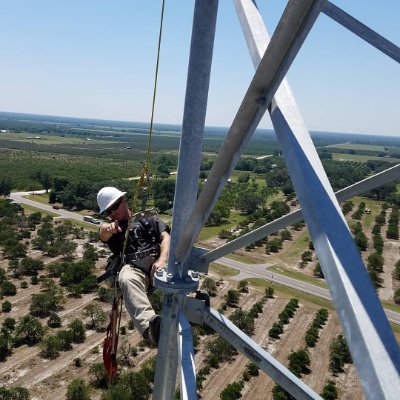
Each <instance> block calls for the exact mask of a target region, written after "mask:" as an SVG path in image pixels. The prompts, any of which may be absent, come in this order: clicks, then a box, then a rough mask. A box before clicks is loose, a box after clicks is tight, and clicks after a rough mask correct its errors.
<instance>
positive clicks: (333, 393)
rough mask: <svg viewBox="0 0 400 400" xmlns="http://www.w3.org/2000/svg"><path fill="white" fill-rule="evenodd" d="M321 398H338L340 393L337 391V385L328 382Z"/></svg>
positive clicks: (327, 399)
mask: <svg viewBox="0 0 400 400" xmlns="http://www.w3.org/2000/svg"><path fill="white" fill-rule="evenodd" d="M321 397H322V398H323V399H325V400H335V399H337V397H338V391H337V389H336V383H335V382H334V381H331V380H328V382H327V383H326V384H325V386H324V389H323V390H322V393H321Z"/></svg>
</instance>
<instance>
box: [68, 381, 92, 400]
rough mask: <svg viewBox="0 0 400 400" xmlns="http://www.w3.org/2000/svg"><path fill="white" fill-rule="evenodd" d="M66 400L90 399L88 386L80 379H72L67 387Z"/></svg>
mask: <svg viewBox="0 0 400 400" xmlns="http://www.w3.org/2000/svg"><path fill="white" fill-rule="evenodd" d="M67 400H90V395H89V387H88V386H87V385H86V383H85V381H84V380H82V379H74V380H73V381H72V382H71V383H70V384H69V385H68V389H67Z"/></svg>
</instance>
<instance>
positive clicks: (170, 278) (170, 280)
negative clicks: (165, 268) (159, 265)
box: [167, 273, 174, 282]
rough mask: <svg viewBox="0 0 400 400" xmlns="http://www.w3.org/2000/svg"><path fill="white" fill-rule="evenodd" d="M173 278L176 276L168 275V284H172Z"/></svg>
mask: <svg viewBox="0 0 400 400" xmlns="http://www.w3.org/2000/svg"><path fill="white" fill-rule="evenodd" d="M173 277H174V276H173V275H172V274H171V273H169V274H167V282H172V278H173Z"/></svg>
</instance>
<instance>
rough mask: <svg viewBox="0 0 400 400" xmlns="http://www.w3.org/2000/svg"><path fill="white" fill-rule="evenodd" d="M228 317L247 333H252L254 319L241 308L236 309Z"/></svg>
mask: <svg viewBox="0 0 400 400" xmlns="http://www.w3.org/2000/svg"><path fill="white" fill-rule="evenodd" d="M229 319H230V320H231V321H232V322H233V323H234V324H235V325H236V326H237V327H238V328H239V329H241V330H242V331H243V332H244V333H246V334H247V335H250V336H251V335H252V334H253V333H254V319H253V318H252V317H251V315H250V314H249V313H248V312H246V311H243V310H242V309H241V308H238V309H236V310H235V311H234V312H233V313H232V314H231V315H230V317H229Z"/></svg>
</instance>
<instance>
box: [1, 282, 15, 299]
mask: <svg viewBox="0 0 400 400" xmlns="http://www.w3.org/2000/svg"><path fill="white" fill-rule="evenodd" d="M0 289H1V293H2V294H3V296H15V295H16V294H17V288H16V287H15V285H14V284H13V283H12V282H10V281H4V282H3V283H2V284H1V286H0Z"/></svg>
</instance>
